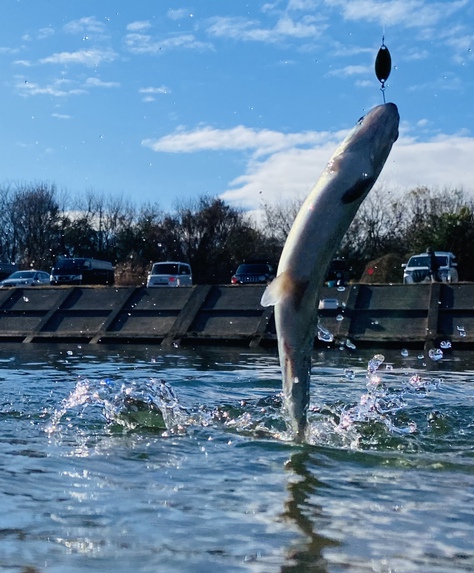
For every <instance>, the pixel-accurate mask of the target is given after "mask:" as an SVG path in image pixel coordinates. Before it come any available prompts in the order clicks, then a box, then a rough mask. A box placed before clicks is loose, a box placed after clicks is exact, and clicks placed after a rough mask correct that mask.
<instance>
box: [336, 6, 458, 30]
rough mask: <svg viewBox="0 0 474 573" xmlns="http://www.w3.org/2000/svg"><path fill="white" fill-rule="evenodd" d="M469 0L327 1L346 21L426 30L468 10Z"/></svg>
mask: <svg viewBox="0 0 474 573" xmlns="http://www.w3.org/2000/svg"><path fill="white" fill-rule="evenodd" d="M467 2H468V0H457V1H452V2H425V1H424V0H387V1H384V2H380V0H351V1H350V2H348V1H347V0H325V4H326V5H327V6H330V7H332V8H335V9H337V10H338V11H340V12H341V13H342V15H343V17H344V19H345V20H353V21H357V20H364V21H365V22H377V23H379V24H382V25H383V24H390V25H392V26H393V25H396V24H399V25H402V26H406V27H407V28H423V27H426V26H434V25H435V24H438V23H439V22H443V21H444V20H445V19H446V18H447V17H448V16H451V15H452V14H454V13H455V12H457V11H459V10H461V9H462V8H463V7H464V6H466V4H467Z"/></svg>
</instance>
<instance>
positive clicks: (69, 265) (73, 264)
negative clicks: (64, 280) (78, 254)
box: [56, 259, 84, 271]
mask: <svg viewBox="0 0 474 573" xmlns="http://www.w3.org/2000/svg"><path fill="white" fill-rule="evenodd" d="M83 265H84V259H63V260H61V261H58V262H57V263H56V268H57V269H60V270H61V271H77V270H79V269H81V268H82V267H83Z"/></svg>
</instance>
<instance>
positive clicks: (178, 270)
mask: <svg viewBox="0 0 474 573" xmlns="http://www.w3.org/2000/svg"><path fill="white" fill-rule="evenodd" d="M192 284H193V274H192V271H191V267H190V266H189V265H188V264H187V263H181V262H179V261H178V262H176V261H163V262H161V263H154V264H153V266H152V267H151V270H150V272H149V273H148V278H147V281H146V286H147V287H162V286H171V287H182V286H191V285H192Z"/></svg>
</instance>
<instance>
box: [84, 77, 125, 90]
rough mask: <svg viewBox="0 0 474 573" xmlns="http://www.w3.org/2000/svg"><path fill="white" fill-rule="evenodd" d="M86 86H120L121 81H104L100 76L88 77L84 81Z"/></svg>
mask: <svg viewBox="0 0 474 573" xmlns="http://www.w3.org/2000/svg"><path fill="white" fill-rule="evenodd" d="M84 86H86V87H91V88H119V87H120V83H119V82H104V81H102V80H100V79H99V78H87V80H86V81H85V82H84Z"/></svg>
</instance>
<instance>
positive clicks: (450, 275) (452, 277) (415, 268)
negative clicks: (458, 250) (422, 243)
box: [402, 251, 459, 284]
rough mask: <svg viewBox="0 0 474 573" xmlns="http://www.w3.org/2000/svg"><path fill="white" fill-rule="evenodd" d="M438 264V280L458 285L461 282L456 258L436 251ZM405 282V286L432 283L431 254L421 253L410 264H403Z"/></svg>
mask: <svg viewBox="0 0 474 573" xmlns="http://www.w3.org/2000/svg"><path fill="white" fill-rule="evenodd" d="M434 254H435V256H436V262H437V263H438V278H439V280H440V281H441V282H443V283H457V282H458V280H459V277H458V271H457V268H456V267H457V262H456V261H455V259H456V257H455V256H454V255H453V253H450V252H447V251H435V253H434ZM402 267H403V269H404V270H403V282H404V283H405V284H413V283H423V282H430V281H431V272H430V271H431V266H430V255H429V253H421V254H419V255H414V256H413V257H410V259H409V260H408V263H406V264H403V265H402Z"/></svg>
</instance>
